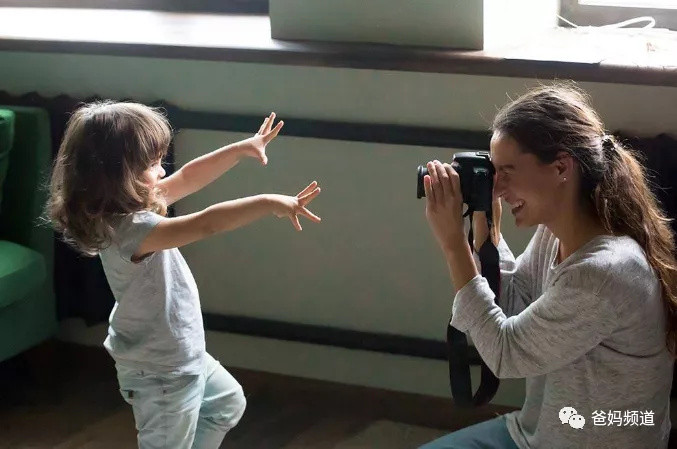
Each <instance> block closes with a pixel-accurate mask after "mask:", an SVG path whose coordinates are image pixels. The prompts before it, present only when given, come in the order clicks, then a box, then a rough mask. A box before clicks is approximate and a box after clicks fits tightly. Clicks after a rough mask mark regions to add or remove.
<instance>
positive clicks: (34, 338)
mask: <svg viewBox="0 0 677 449" xmlns="http://www.w3.org/2000/svg"><path fill="white" fill-rule="evenodd" d="M51 160H52V150H51V140H50V126H49V115H48V114H47V111H46V110H44V109H40V108H33V107H18V106H1V105H0V189H1V195H0V201H1V202H0V361H2V360H5V359H8V358H10V357H13V356H14V355H16V354H19V353H21V352H23V351H24V350H26V349H29V348H31V347H33V346H35V345H37V344H38V343H41V342H42V341H44V340H46V339H48V338H50V337H51V336H53V335H54V334H55V333H56V331H57V318H56V304H55V296H54V287H53V278H52V276H53V275H52V273H53V271H54V270H53V263H54V233H53V231H52V230H51V229H50V228H49V227H47V226H45V225H41V224H40V222H39V217H40V215H41V213H42V209H43V207H44V204H45V200H46V197H47V192H46V189H45V188H44V185H45V184H46V181H47V179H48V178H47V177H48V175H49V171H50V167H51ZM5 165H6V167H5ZM5 169H6V177H5V176H3V172H4V171H5ZM3 177H4V178H5V179H4V182H3V181H2V179H3Z"/></svg>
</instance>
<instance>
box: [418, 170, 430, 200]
mask: <svg viewBox="0 0 677 449" xmlns="http://www.w3.org/2000/svg"><path fill="white" fill-rule="evenodd" d="M427 174H428V168H427V167H426V166H425V165H419V166H418V170H417V173H416V198H423V197H424V196H425V187H424V186H423V177H424V176H425V175H427Z"/></svg>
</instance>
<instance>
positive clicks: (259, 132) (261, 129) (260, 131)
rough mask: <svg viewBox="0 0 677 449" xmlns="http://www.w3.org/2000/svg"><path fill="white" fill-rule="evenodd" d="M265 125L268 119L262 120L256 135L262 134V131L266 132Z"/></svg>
mask: <svg viewBox="0 0 677 449" xmlns="http://www.w3.org/2000/svg"><path fill="white" fill-rule="evenodd" d="M267 124H268V117H266V118H264V119H263V123H261V126H260V127H259V131H258V132H257V133H256V134H263V133H264V131H265V130H266V125H267Z"/></svg>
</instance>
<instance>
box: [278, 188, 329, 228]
mask: <svg viewBox="0 0 677 449" xmlns="http://www.w3.org/2000/svg"><path fill="white" fill-rule="evenodd" d="M319 194H320V187H319V186H318V185H317V181H313V182H311V183H310V184H309V185H308V187H306V188H305V189H303V190H301V191H300V192H299V193H298V194H297V195H296V196H287V195H271V196H270V197H271V199H272V201H273V213H274V214H275V215H276V216H278V217H289V219H290V220H291V222H292V224H293V225H294V227H295V228H296V230H297V231H301V230H303V228H302V227H301V223H299V217H298V216H299V215H303V216H305V217H306V218H309V219H311V220H313V221H314V222H316V223H319V222H320V221H322V219H321V218H320V217H318V216H317V215H315V214H313V213H312V212H310V211H309V210H308V209H307V208H306V206H307V205H308V204H309V203H310V202H311V201H312V200H313V199H315V197H316V196H317V195H319Z"/></svg>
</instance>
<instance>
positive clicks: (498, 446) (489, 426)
mask: <svg viewBox="0 0 677 449" xmlns="http://www.w3.org/2000/svg"><path fill="white" fill-rule="evenodd" d="M419 449H519V448H518V447H517V445H516V444H515V442H514V441H513V439H512V438H511V437H510V433H509V432H508V427H507V426H506V424H505V415H501V416H498V417H496V418H494V419H490V420H488V421H484V422H481V423H478V424H474V425H472V426H468V427H465V428H463V429H461V430H457V431H456V432H453V433H450V434H449V435H445V436H443V437H441V438H438V439H436V440H435V441H431V442H430V443H428V444H425V445H423V446H421V447H420V448H419Z"/></svg>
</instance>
